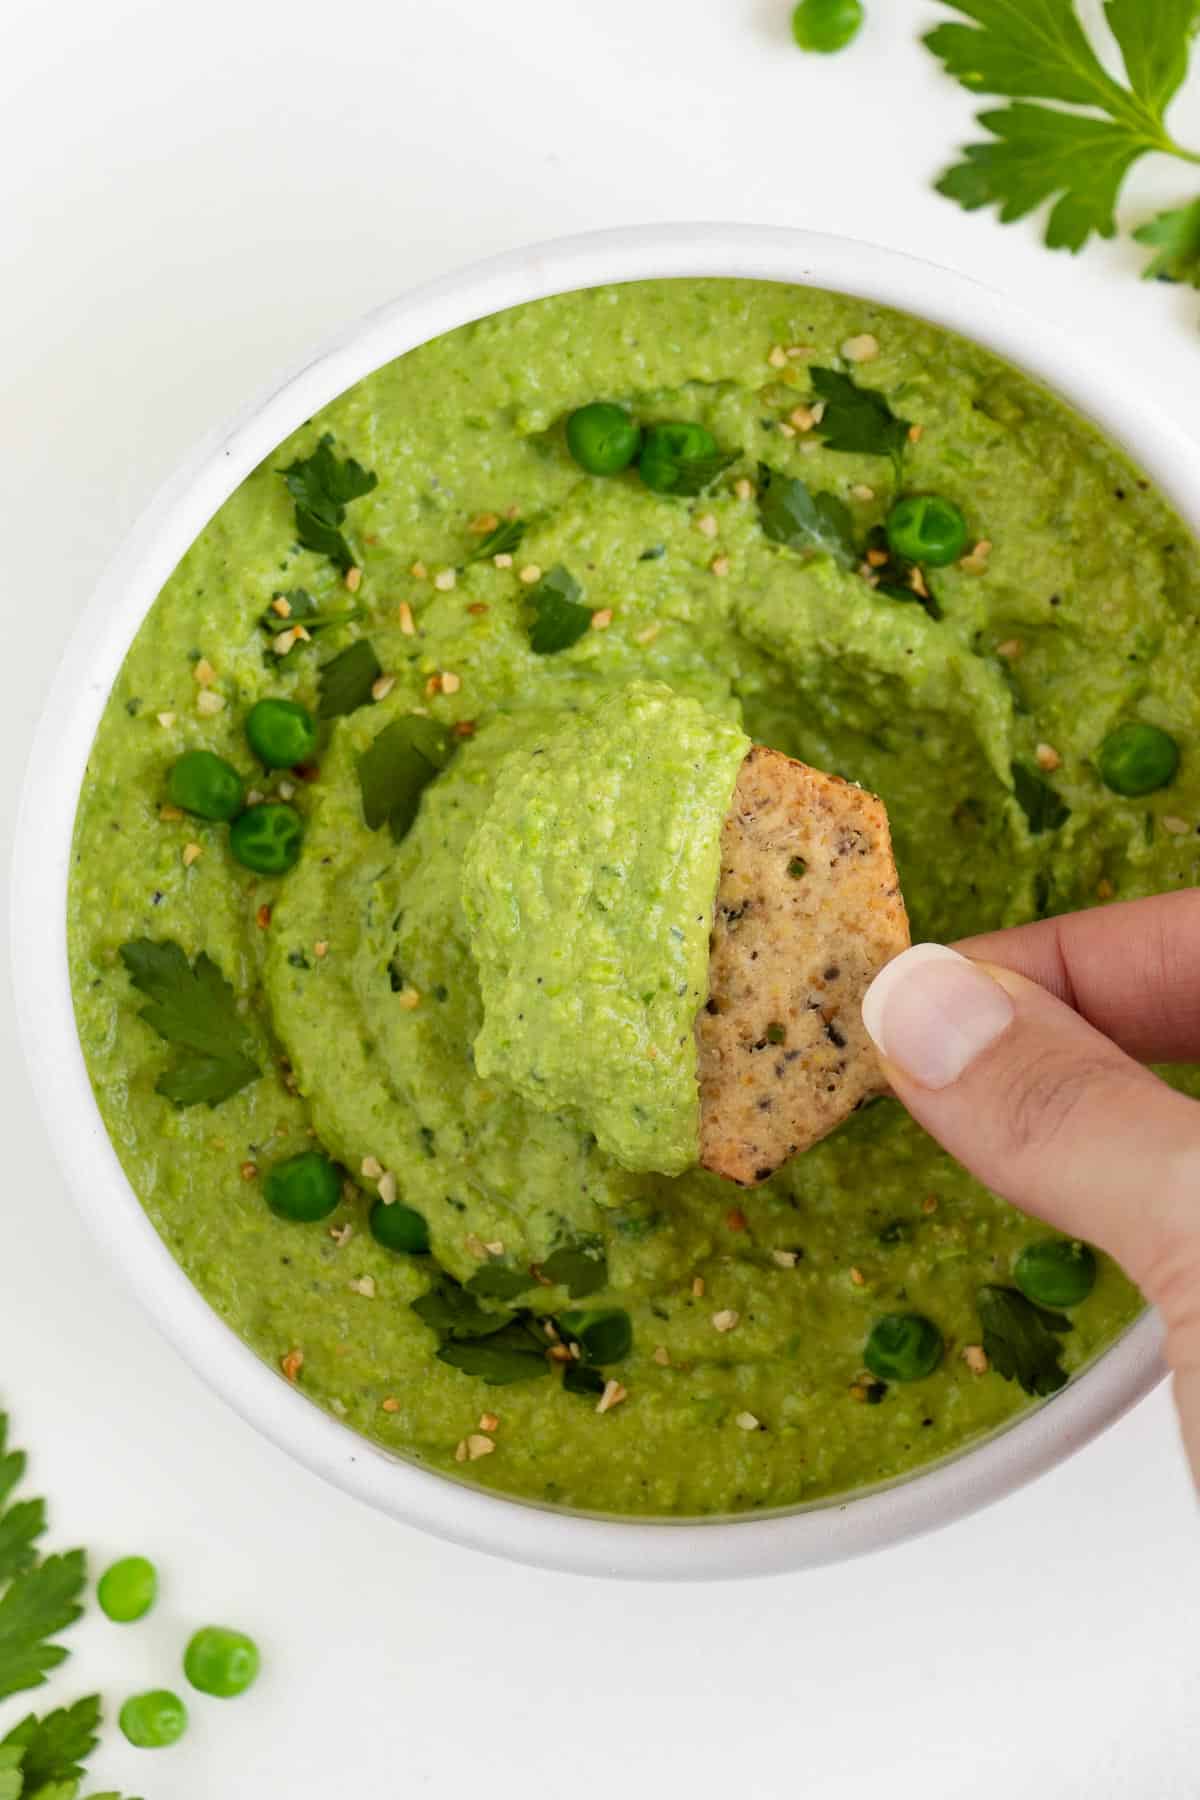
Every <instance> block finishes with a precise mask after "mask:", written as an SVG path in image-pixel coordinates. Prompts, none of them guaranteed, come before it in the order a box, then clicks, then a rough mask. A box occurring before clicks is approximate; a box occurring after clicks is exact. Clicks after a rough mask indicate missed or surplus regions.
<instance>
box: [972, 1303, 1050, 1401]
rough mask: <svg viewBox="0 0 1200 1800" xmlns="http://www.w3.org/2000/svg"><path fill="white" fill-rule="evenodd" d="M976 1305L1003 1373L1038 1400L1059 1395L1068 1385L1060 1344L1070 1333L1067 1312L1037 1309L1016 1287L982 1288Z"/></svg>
mask: <svg viewBox="0 0 1200 1800" xmlns="http://www.w3.org/2000/svg"><path fill="white" fill-rule="evenodd" d="M976 1304H977V1306H978V1308H979V1322H980V1324H981V1326H982V1327H983V1348H984V1351H985V1352H986V1354H987V1358H988V1361H989V1362H990V1363H991V1365H992V1367H993V1368H994V1369H995V1370H996V1373H997V1374H998V1375H1003V1376H1004V1377H1005V1379H1006V1380H1007V1381H1015V1382H1017V1384H1018V1385H1019V1386H1020V1387H1022V1388H1024V1390H1025V1392H1026V1393H1027V1394H1035V1395H1038V1396H1044V1395H1046V1394H1056V1393H1057V1392H1058V1390H1059V1388H1060V1387H1065V1386H1066V1382H1067V1371H1066V1370H1065V1369H1064V1368H1063V1366H1062V1364H1061V1362H1060V1361H1059V1343H1058V1339H1059V1338H1060V1337H1061V1336H1063V1334H1064V1333H1065V1332H1068V1331H1070V1330H1071V1321H1070V1319H1068V1318H1067V1316H1066V1314H1065V1313H1059V1312H1051V1311H1050V1310H1049V1308H1047V1307H1045V1306H1036V1305H1035V1304H1034V1302H1033V1301H1032V1300H1027V1299H1026V1297H1025V1295H1024V1294H1022V1293H1021V1292H1020V1290H1019V1289H1018V1288H1012V1287H998V1286H992V1285H989V1286H987V1287H981V1288H980V1290H979V1293H978V1296H977V1298H976Z"/></svg>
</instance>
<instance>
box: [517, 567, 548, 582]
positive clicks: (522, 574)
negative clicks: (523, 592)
mask: <svg viewBox="0 0 1200 1800" xmlns="http://www.w3.org/2000/svg"><path fill="white" fill-rule="evenodd" d="M541 579H542V571H541V569H540V568H539V567H538V565H537V563H526V564H525V567H524V568H523V569H518V571H517V580H518V581H523V582H524V583H525V586H526V587H532V586H533V584H534V582H535V581H540V580H541Z"/></svg>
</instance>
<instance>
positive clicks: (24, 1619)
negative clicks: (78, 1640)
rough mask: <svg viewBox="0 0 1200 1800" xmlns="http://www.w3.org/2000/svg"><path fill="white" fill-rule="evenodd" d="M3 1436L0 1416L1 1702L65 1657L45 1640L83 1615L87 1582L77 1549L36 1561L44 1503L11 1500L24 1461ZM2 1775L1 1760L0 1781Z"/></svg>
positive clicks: (42, 1678) (58, 1646)
mask: <svg viewBox="0 0 1200 1800" xmlns="http://www.w3.org/2000/svg"><path fill="white" fill-rule="evenodd" d="M7 1436H8V1419H7V1417H6V1416H5V1414H3V1413H0V1547H2V1548H0V1699H3V1698H4V1697H5V1696H6V1695H8V1694H17V1693H20V1692H21V1690H22V1689H24V1688H33V1687H40V1686H41V1684H42V1683H43V1682H44V1681H45V1679H46V1677H47V1675H48V1674H49V1673H50V1671H51V1669H56V1668H57V1667H58V1665H59V1664H60V1663H61V1662H62V1661H63V1659H64V1658H65V1656H66V1654H67V1652H66V1651H65V1650H64V1649H63V1647H62V1645H61V1644H55V1643H52V1642H51V1641H50V1640H51V1639H52V1638H54V1637H55V1636H56V1635H57V1633H58V1632H60V1631H64V1630H65V1629H66V1627H67V1626H68V1625H71V1624H73V1623H74V1621H75V1620H76V1619H77V1618H78V1617H79V1615H80V1613H81V1612H82V1611H83V1607H82V1605H81V1604H80V1601H81V1597H82V1594H83V1587H84V1582H85V1580H86V1577H87V1570H86V1566H85V1562H84V1555H83V1551H82V1550H70V1551H68V1552H67V1553H66V1555H63V1556H47V1557H45V1558H40V1556H39V1552H38V1549H37V1539H38V1538H40V1537H41V1535H42V1533H43V1532H44V1531H45V1529H46V1506H45V1502H44V1501H43V1500H17V1501H11V1495H12V1492H13V1490H14V1488H15V1487H16V1486H17V1484H18V1482H19V1481H20V1480H21V1477H22V1475H23V1474H24V1472H25V1457H24V1454H23V1452H21V1451H20V1450H9V1449H7V1447H6V1445H7ZM23 1754H24V1752H22V1755H23ZM20 1760H21V1758H17V1759H16V1760H15V1761H14V1759H13V1758H12V1757H11V1756H10V1757H9V1758H8V1770H11V1769H12V1768H14V1767H19V1764H20ZM4 1772H5V1763H4V1762H2V1761H0V1780H2V1779H3V1773H4ZM9 1785H10V1786H11V1782H10V1783H9ZM20 1792H21V1790H20V1788H18V1789H17V1793H18V1794H20ZM2 1794H3V1787H2V1786H0V1795H2Z"/></svg>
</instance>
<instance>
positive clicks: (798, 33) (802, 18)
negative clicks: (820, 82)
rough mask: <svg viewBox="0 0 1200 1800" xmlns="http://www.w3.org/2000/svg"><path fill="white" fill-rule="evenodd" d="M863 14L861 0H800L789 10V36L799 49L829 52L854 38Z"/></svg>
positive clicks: (823, 53)
mask: <svg viewBox="0 0 1200 1800" xmlns="http://www.w3.org/2000/svg"><path fill="white" fill-rule="evenodd" d="M863 17H864V13H863V4H862V0H800V4H799V6H797V7H796V9H795V11H794V12H793V13H792V36H793V37H794V38H795V40H796V42H797V43H798V44H799V46H800V48H801V49H802V50H819V51H820V52H821V53H822V55H825V56H828V55H829V54H830V53H831V52H832V51H834V50H844V49H845V48H846V45H847V44H851V43H853V42H854V39H855V38H856V37H857V36H858V34H859V31H860V30H861V29H862V22H863Z"/></svg>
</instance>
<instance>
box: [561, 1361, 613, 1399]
mask: <svg viewBox="0 0 1200 1800" xmlns="http://www.w3.org/2000/svg"><path fill="white" fill-rule="evenodd" d="M562 1384H563V1392H564V1393H567V1394H585V1395H587V1396H589V1397H592V1396H594V1395H596V1394H602V1393H603V1392H604V1390H605V1388H606V1387H607V1386H608V1383H607V1382H606V1381H605V1379H604V1376H603V1375H602V1374H601V1372H600V1370H599V1369H593V1368H591V1367H590V1366H589V1365H588V1364H587V1363H579V1362H569V1363H567V1364H566V1366H565V1368H564V1369H563V1379H562Z"/></svg>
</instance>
